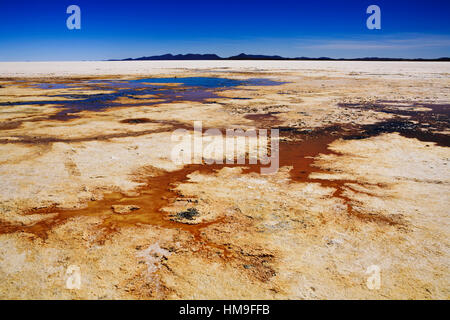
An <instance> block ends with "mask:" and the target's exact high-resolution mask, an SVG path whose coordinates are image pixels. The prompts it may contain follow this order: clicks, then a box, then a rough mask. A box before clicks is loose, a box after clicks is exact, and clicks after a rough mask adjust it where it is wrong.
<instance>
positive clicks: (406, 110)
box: [340, 100, 450, 147]
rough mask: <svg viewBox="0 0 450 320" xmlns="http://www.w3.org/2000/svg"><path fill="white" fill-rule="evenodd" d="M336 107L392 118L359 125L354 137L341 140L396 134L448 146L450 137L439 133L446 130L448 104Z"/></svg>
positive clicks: (389, 103) (449, 114)
mask: <svg viewBox="0 0 450 320" xmlns="http://www.w3.org/2000/svg"><path fill="white" fill-rule="evenodd" d="M340 106H341V107H344V108H351V109H361V110H373V111H377V112H383V113H388V114H392V115H394V118H393V119H389V120H386V121H382V122H378V123H375V124H371V125H364V126H361V128H360V130H359V131H358V133H357V134H354V135H351V136H347V137H345V139H365V138H369V137H372V136H377V135H379V134H382V133H393V132H398V133H400V134H401V135H402V136H404V137H407V138H416V139H418V140H420V141H425V142H435V143H437V145H439V146H445V147H450V136H449V135H447V134H444V133H442V132H444V131H448V130H449V129H450V105H448V104H425V103H414V102H411V103H410V104H408V103H406V105H405V102H404V101H384V100H382V101H378V102H376V103H366V104H340ZM422 108H427V109H428V110H423V109H422Z"/></svg>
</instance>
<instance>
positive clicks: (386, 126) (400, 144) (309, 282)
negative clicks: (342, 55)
mask: <svg viewBox="0 0 450 320" xmlns="http://www.w3.org/2000/svg"><path fill="white" fill-rule="evenodd" d="M449 74H450V64H449V63H435V62H420V63H419V62H334V61H127V62H20V63H14V62H7V63H6V62H2V63H0V179H1V180H0V181H2V183H1V184H0V298H13V299H18V298H44V299H52V298H59V299H119V298H138V299H223V298H226V299H241V298H242V299H285V298H290V299H337V298H345V299H367V298H377V299H379V298H381V299H385V298H391V299H448V298H449V297H450V294H449V290H448V288H449V287H450V277H449V267H450V265H449V263H450V242H449V240H448V239H449V238H450V237H449V232H450V226H449V214H448V207H449V206H450V197H449V194H450V171H449V170H448V166H449V159H450V151H449V145H450V139H449V136H448V135H449V133H450V131H449V106H450V90H449V88H450V80H449V79H450V78H449V76H448V75H449ZM175 76H176V77H178V78H180V77H211V78H228V79H236V80H240V81H245V80H246V79H250V78H264V79H270V80H272V81H279V82H280V83H275V84H272V85H245V83H242V84H240V85H235V86H230V87H227V88H206V89H205V88H203V89H202V88H198V87H193V86H189V85H183V84H180V83H176V81H175V80H174V81H173V83H169V84H165V85H157V84H152V83H151V79H147V80H145V81H144V82H142V83H143V84H140V85H139V86H137V87H136V83H134V82H132V83H131V84H130V82H129V81H133V80H135V79H138V78H155V77H171V78H172V77H175ZM179 81H181V80H179ZM199 92H200V93H199ZM194 121H202V124H203V128H205V129H207V128H216V129H218V130H225V129H226V128H231V127H232V128H242V129H251V128H266V129H271V128H275V129H278V130H279V132H280V139H279V144H280V153H279V170H278V171H277V172H275V173H274V174H271V175H262V174H261V173H260V170H259V169H260V167H259V166H258V165H249V164H248V163H247V164H246V165H226V164H215V165H213V166H210V165H207V164H199V165H189V164H188V165H182V164H176V163H174V162H173V161H172V160H171V156H170V153H171V149H172V146H173V141H172V140H171V136H172V133H173V132H174V131H175V130H176V129H185V130H186V131H185V134H186V135H187V134H191V133H192V130H193V125H194ZM74 266H75V267H76V268H75V269H76V270H79V273H80V278H81V284H80V287H79V288H71V287H70V286H68V285H67V283H68V282H67V281H68V279H69V278H70V276H71V273H70V272H69V273H67V272H68V271H67V270H74ZM370 270H378V271H379V274H378V275H375V274H373V273H372V271H370ZM374 276H378V278H377V279H379V283H378V284H379V286H375V287H373V286H371V285H370V283H372V282H370V281H371V280H370V279H373V277H374ZM371 277H372V278H371ZM368 281H369V282H368Z"/></svg>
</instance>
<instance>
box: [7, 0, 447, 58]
mask: <svg viewBox="0 0 450 320" xmlns="http://www.w3.org/2000/svg"><path fill="white" fill-rule="evenodd" d="M71 4H76V5H78V6H79V7H80V8H81V30H68V29H67V27H66V19H67V17H68V16H69V15H68V14H67V13H66V8H67V7H68V6H69V5H71ZM371 4H376V5H378V6H380V8H381V24H382V25H381V27H382V29H381V30H368V29H367V28H366V19H367V17H368V16H369V15H368V14H366V8H367V7H368V6H369V5H371ZM241 52H245V53H254V54H278V55H283V56H288V57H297V56H310V57H319V56H329V57H335V58H339V57H344V58H352V57H365V56H379V57H404V58H416V57H423V58H436V57H442V56H450V1H449V0H427V1H422V0H421V1H414V0H412V1H407V0H395V1H394V0H389V1H387V0H382V1H381V0H370V1H366V0H340V1H339V0H334V1H333V0H312V1H301V0H295V1H287V0H272V1H262V0H259V1H253V0H249V1H246V0H210V1H187V0H186V1H169V0H166V1H159V0H158V1H155V0H147V1H145V0H127V1H115V0H110V1H104V0H99V1H93V0H90V1H86V0H70V1H66V0H59V1H48V0H40V1H23V0H0V60H2V61H25V60H103V59H110V58H127V57H140V56H144V55H156V54H164V53H174V54H176V53H216V54H219V55H221V56H229V55H234V54H239V53H241Z"/></svg>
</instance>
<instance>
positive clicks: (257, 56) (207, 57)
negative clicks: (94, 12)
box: [108, 53, 450, 61]
mask: <svg viewBox="0 0 450 320" xmlns="http://www.w3.org/2000/svg"><path fill="white" fill-rule="evenodd" d="M143 60H153V61H155V60H331V61H450V58H449V57H443V58H437V59H420V58H419V59H403V58H378V57H365V58H353V59H343V58H341V59H334V58H328V57H320V58H309V57H297V58H285V57H281V56H267V55H261V54H245V53H241V54H238V55H236V56H231V57H228V58H222V57H219V56H218V55H217V54H194V53H188V54H177V55H173V54H170V53H168V54H163V55H159V56H149V57H140V58H127V59H110V60H108V61H143Z"/></svg>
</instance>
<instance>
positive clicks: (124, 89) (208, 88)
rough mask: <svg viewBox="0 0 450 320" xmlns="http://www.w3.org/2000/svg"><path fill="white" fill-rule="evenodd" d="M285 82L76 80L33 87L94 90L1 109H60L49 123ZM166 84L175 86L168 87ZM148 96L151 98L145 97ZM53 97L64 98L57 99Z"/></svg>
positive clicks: (253, 80)
mask: <svg viewBox="0 0 450 320" xmlns="http://www.w3.org/2000/svg"><path fill="white" fill-rule="evenodd" d="M283 83H284V82H277V81H273V80H269V79H262V78H251V79H245V80H236V79H226V78H216V77H182V78H177V77H171V78H144V79H137V80H77V81H74V82H71V83H68V82H67V81H65V82H64V83H38V84H34V86H36V87H39V88H42V89H65V88H72V89H73V88H79V89H80V90H93V92H94V93H93V94H82V93H80V94H77V93H70V94H56V95H48V98H49V99H48V100H45V101H42V100H41V101H26V102H25V101H24V102H14V103H9V102H2V103H0V107H1V106H11V105H45V104H53V105H57V106H59V107H60V108H61V109H63V110H62V111H61V112H59V113H57V114H56V115H53V116H50V117H49V119H50V120H69V119H73V118H77V117H78V116H77V115H76V113H79V112H81V111H86V110H87V111H102V110H105V109H107V108H113V107H126V106H133V107H136V106H149V105H155V104H161V103H172V102H181V101H198V102H204V101H205V100H207V99H213V98H219V97H220V96H219V95H218V93H219V92H220V91H223V90H226V89H229V88H234V87H237V86H272V85H280V84H283ZM167 84H174V85H173V86H172V85H171V86H167ZM95 90H109V91H113V92H111V93H97V94H96V93H95ZM149 95H152V96H154V98H148V96H149ZM52 98H65V99H67V100H63V101H61V100H59V99H52ZM119 98H129V99H133V100H136V101H139V100H142V103H139V102H136V101H134V102H133V103H130V104H129V105H127V104H126V103H123V102H119V101H117V99H119Z"/></svg>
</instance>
